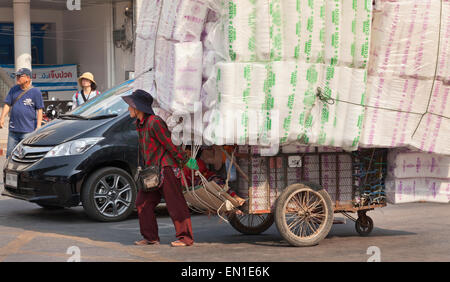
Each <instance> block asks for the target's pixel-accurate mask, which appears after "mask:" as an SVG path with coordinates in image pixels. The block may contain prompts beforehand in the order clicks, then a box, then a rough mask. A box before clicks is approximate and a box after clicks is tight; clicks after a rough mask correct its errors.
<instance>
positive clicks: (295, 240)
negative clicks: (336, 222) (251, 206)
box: [275, 183, 334, 247]
mask: <svg viewBox="0 0 450 282" xmlns="http://www.w3.org/2000/svg"><path fill="white" fill-rule="evenodd" d="M306 199H308V200H307V201H306ZM311 200H312V202H311ZM304 201H306V203H307V204H306V203H305V202H304ZM314 205H315V206H314ZM308 207H309V208H308ZM286 215H289V218H288V219H287V218H286ZM333 216H334V209H333V203H332V201H331V198H330V196H329V195H328V193H327V192H326V191H325V190H324V189H322V188H321V187H320V186H319V185H317V184H314V183H298V184H293V185H290V186H288V187H287V188H286V189H285V190H284V191H283V193H282V194H281V195H280V196H279V197H278V199H277V203H276V206H275V224H276V226H277V228H278V231H279V232H280V234H281V236H282V237H283V238H284V239H285V240H286V241H287V242H288V243H289V244H291V245H293V246H296V247H307V246H314V245H317V244H318V243H319V242H320V241H322V240H323V239H324V238H325V237H326V236H327V235H328V233H329V232H330V229H331V226H332V225H333ZM289 219H292V221H290V222H289V223H288V221H289ZM308 231H309V232H308Z"/></svg>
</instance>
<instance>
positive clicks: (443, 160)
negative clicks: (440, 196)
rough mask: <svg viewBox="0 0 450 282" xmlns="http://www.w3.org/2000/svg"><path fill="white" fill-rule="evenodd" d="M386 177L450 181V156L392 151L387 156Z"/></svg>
mask: <svg viewBox="0 0 450 282" xmlns="http://www.w3.org/2000/svg"><path fill="white" fill-rule="evenodd" d="M388 176H389V177H391V178H397V179H401V178H441V179H443V178H448V179H450V156H445V155H440V154H428V153H423V152H414V151H406V152H405V151H402V150H397V149H394V150H391V151H390V152H389V154H388Z"/></svg>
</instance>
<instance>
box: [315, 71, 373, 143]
mask: <svg viewBox="0 0 450 282" xmlns="http://www.w3.org/2000/svg"><path fill="white" fill-rule="evenodd" d="M321 68H322V72H321V73H322V75H323V78H322V85H320V87H319V88H318V89H317V90H316V91H318V92H317V94H316V95H319V97H317V98H316V100H315V104H314V107H313V108H312V110H311V116H312V117H313V118H312V130H311V136H309V142H310V143H312V144H317V145H323V146H337V147H343V148H345V149H347V150H355V149H356V148H357V147H358V143H359V139H360V134H361V130H362V120H363V116H364V105H363V97H364V95H365V81H366V72H365V70H363V69H352V68H346V67H335V66H331V65H321Z"/></svg>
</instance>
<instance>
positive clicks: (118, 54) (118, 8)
mask: <svg viewBox="0 0 450 282" xmlns="http://www.w3.org/2000/svg"><path fill="white" fill-rule="evenodd" d="M131 5H132V1H129V2H119V3H116V5H115V15H116V18H115V27H114V29H120V28H121V27H122V25H123V24H124V23H125V18H126V17H125V15H124V11H125V8H126V7H127V6H131ZM132 24H133V20H132V19H129V21H128V23H127V27H126V29H127V39H128V40H134V34H131V32H132V30H133V27H132ZM114 55H115V62H114V65H115V69H114V73H115V82H116V84H118V83H121V82H123V81H125V78H126V71H134V46H133V47H132V48H131V49H127V50H123V49H122V48H115V49H114Z"/></svg>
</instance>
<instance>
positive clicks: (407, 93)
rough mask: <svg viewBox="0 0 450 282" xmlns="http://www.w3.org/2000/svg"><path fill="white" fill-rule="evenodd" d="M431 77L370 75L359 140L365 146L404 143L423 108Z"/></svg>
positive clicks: (392, 145) (415, 125)
mask: <svg viewBox="0 0 450 282" xmlns="http://www.w3.org/2000/svg"><path fill="white" fill-rule="evenodd" d="M432 85H433V81H431V80H419V79H415V78H401V77H383V76H380V77H378V76H369V78H368V85H367V93H368V95H367V100H366V104H367V109H366V114H365V120H364V130H363V134H362V138H361V144H362V145H364V146H366V147H403V146H408V145H409V144H411V141H412V139H411V137H412V135H413V133H414V131H415V129H416V127H417V124H418V123H419V121H420V117H421V114H422V113H424V112H425V111H426V107H427V102H428V97H429V95H430V91H431V87H432Z"/></svg>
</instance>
